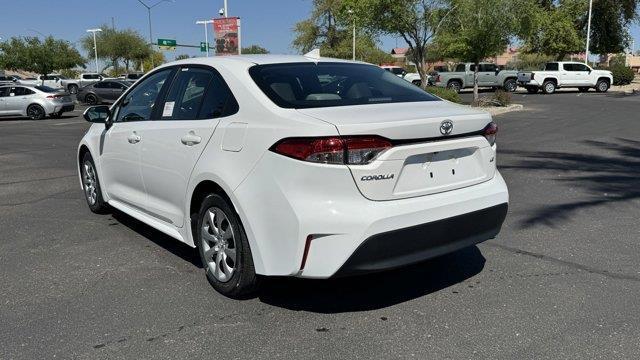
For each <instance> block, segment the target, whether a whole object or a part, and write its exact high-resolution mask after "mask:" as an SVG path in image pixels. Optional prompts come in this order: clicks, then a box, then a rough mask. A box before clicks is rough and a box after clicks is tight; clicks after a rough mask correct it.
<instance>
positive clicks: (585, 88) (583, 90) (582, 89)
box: [578, 87, 589, 92]
mask: <svg viewBox="0 0 640 360" xmlns="http://www.w3.org/2000/svg"><path fill="white" fill-rule="evenodd" d="M578 91H580V92H588V91H589V88H588V87H579V88H578Z"/></svg>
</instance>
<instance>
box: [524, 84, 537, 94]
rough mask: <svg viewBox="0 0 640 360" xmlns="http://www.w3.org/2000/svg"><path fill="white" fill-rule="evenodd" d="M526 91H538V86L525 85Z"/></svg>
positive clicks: (533, 92) (530, 92)
mask: <svg viewBox="0 0 640 360" xmlns="http://www.w3.org/2000/svg"><path fill="white" fill-rule="evenodd" d="M527 92H528V93H529V94H535V93H537V92H538V87H537V86H527Z"/></svg>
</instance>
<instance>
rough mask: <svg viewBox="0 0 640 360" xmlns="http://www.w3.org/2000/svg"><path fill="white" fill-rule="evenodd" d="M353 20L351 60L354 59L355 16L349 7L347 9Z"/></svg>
mask: <svg viewBox="0 0 640 360" xmlns="http://www.w3.org/2000/svg"><path fill="white" fill-rule="evenodd" d="M347 12H348V13H349V15H351V18H352V20H353V39H352V42H351V52H352V55H351V60H353V61H356V17H355V16H353V10H351V9H349V10H348V11H347Z"/></svg>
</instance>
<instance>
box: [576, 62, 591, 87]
mask: <svg viewBox="0 0 640 360" xmlns="http://www.w3.org/2000/svg"><path fill="white" fill-rule="evenodd" d="M573 74H574V75H573V76H574V78H575V79H576V80H575V81H576V84H577V85H589V84H590V83H591V81H590V79H589V76H590V74H591V69H590V68H589V67H588V66H587V65H585V64H573Z"/></svg>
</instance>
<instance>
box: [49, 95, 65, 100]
mask: <svg viewBox="0 0 640 360" xmlns="http://www.w3.org/2000/svg"><path fill="white" fill-rule="evenodd" d="M63 97H64V95H48V96H47V99H60V98H63Z"/></svg>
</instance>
